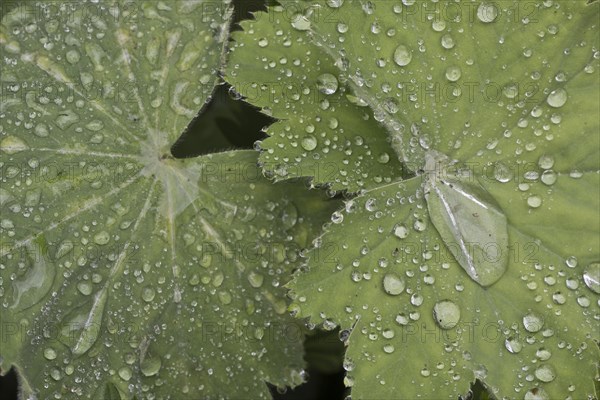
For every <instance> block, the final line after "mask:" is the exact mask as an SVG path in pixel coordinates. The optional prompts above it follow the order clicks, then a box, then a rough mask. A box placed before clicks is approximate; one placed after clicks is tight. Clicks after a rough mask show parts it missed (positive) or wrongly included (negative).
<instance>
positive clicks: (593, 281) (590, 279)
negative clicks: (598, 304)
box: [583, 263, 600, 294]
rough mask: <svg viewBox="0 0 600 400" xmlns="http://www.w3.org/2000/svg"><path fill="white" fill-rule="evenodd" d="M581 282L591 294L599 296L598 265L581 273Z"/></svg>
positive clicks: (599, 266)
mask: <svg viewBox="0 0 600 400" xmlns="http://www.w3.org/2000/svg"><path fill="white" fill-rule="evenodd" d="M583 281H584V282H585V285H586V286H587V287H589V288H590V289H591V290H592V291H593V292H595V293H598V294H600V263H593V264H590V265H588V266H587V268H586V269H585V271H584V272H583Z"/></svg>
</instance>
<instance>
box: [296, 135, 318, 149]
mask: <svg viewBox="0 0 600 400" xmlns="http://www.w3.org/2000/svg"><path fill="white" fill-rule="evenodd" d="M300 145H301V146H302V148H303V149H304V150H306V151H312V150H314V149H316V148H317V138H315V137H314V136H312V135H308V136H305V137H303V138H302V141H301V142H300Z"/></svg>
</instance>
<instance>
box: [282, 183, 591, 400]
mask: <svg viewBox="0 0 600 400" xmlns="http://www.w3.org/2000/svg"><path fill="white" fill-rule="evenodd" d="M422 185H423V182H422V180H421V179H420V178H414V179H411V180H407V181H405V183H397V184H391V185H388V186H385V187H382V188H378V189H373V190H370V191H367V192H366V193H365V194H364V195H361V196H359V197H357V198H355V199H353V200H350V201H348V202H347V204H346V208H345V209H344V210H343V211H342V212H340V213H337V214H335V216H336V218H335V220H336V221H338V224H333V225H331V227H330V228H329V229H328V230H327V231H326V232H325V234H324V235H323V236H322V237H321V238H320V239H319V241H318V245H317V247H316V248H315V249H313V250H311V252H310V253H309V254H308V255H307V257H308V259H309V268H310V269H309V270H308V271H307V272H306V273H302V274H299V275H298V276H297V277H296V279H295V281H294V282H292V283H291V288H292V290H293V298H294V299H295V304H294V305H293V306H292V307H293V309H294V310H295V311H296V312H297V313H298V315H299V316H302V317H310V318H311V319H312V321H313V322H314V323H317V322H319V321H323V322H324V324H326V325H331V324H332V321H336V322H337V323H338V324H339V325H340V326H341V329H351V333H350V335H349V338H348V343H349V347H348V350H347V352H346V357H347V359H346V361H345V363H344V365H345V367H346V370H347V371H348V372H347V374H348V376H347V379H346V383H347V384H348V385H349V386H352V395H353V396H356V397H358V398H361V399H363V398H364V399H376V398H377V399H381V398H386V399H398V398H404V399H414V398H419V397H422V398H456V396H457V395H458V394H465V393H466V392H467V391H468V389H469V385H470V383H471V382H473V381H474V379H475V378H478V379H480V380H481V381H482V382H483V383H484V384H485V385H486V386H487V387H488V388H489V389H490V390H491V392H492V393H494V394H495V395H496V397H497V398H503V397H508V398H514V397H516V398H524V396H525V395H526V393H527V392H528V391H530V390H533V391H539V393H546V394H547V396H546V398H552V399H554V398H563V397H567V396H569V395H571V396H572V397H573V398H585V397H586V396H588V395H592V396H593V395H594V377H595V376H596V366H597V363H598V359H599V357H600V352H599V351H598V347H597V345H596V342H595V341H597V340H598V339H599V337H598V330H597V324H598V323H597V320H596V319H595V317H594V315H597V307H598V304H597V303H598V295H597V293H594V291H592V290H590V287H588V286H587V285H586V284H585V281H584V278H583V270H584V267H586V266H585V265H576V266H574V265H573V263H572V260H565V259H564V258H563V257H561V256H559V255H557V254H555V253H554V252H552V251H551V250H549V249H548V248H546V247H545V246H544V245H543V243H540V242H539V241H537V240H536V238H535V237H531V236H528V235H526V234H523V233H521V232H520V231H519V230H518V229H517V228H516V227H515V226H514V225H509V229H508V233H509V237H510V240H511V241H510V248H509V264H508V267H507V269H506V272H505V274H504V275H503V276H502V278H500V279H499V280H498V281H497V282H496V283H494V284H493V285H492V286H491V287H489V288H484V287H482V286H480V285H479V284H478V283H476V282H475V281H474V280H472V279H470V277H469V276H468V275H467V274H466V273H465V272H464V271H463V269H462V268H461V267H460V266H459V264H458V263H457V262H456V261H455V259H454V256H453V255H452V253H451V252H450V251H449V250H447V249H446V247H445V244H447V243H445V242H444V241H442V238H441V237H440V236H439V234H438V233H437V230H436V229H435V228H433V227H432V226H431V223H430V222H429V220H428V212H427V204H426V201H425V194H424V191H423V189H422ZM348 232H352V234H348ZM394 232H396V234H394ZM476 244H480V245H488V246H489V245H492V246H493V245H496V244H495V243H494V242H488V243H476ZM454 245H457V243H454ZM471 245H473V244H471ZM536 388H537V389H536ZM532 393H533V392H532ZM526 398H529V397H526ZM542 398H544V397H542Z"/></svg>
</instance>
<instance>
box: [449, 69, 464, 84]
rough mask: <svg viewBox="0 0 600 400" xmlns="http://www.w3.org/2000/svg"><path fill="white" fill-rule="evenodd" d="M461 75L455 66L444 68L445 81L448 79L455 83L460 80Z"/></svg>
mask: <svg viewBox="0 0 600 400" xmlns="http://www.w3.org/2000/svg"><path fill="white" fill-rule="evenodd" d="M461 75H462V72H461V70H460V68H459V67H457V66H451V67H448V68H446V79H448V80H449V81H450V82H456V81H457V80H459V79H460V77H461Z"/></svg>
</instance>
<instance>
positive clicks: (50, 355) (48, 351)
mask: <svg viewBox="0 0 600 400" xmlns="http://www.w3.org/2000/svg"><path fill="white" fill-rule="evenodd" d="M44 357H45V358H46V359H47V360H54V359H55V358H56V350H54V349H53V348H52V347H47V348H45V349H44Z"/></svg>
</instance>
